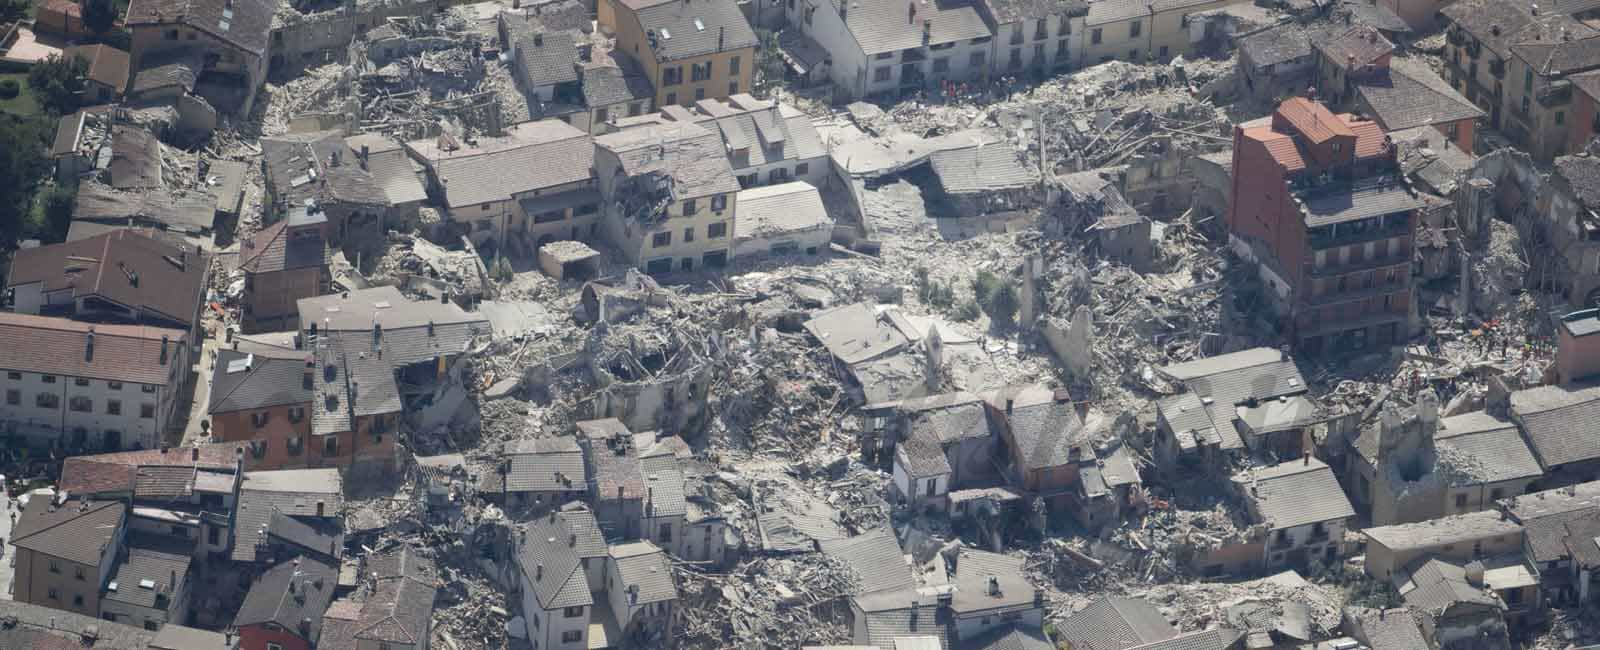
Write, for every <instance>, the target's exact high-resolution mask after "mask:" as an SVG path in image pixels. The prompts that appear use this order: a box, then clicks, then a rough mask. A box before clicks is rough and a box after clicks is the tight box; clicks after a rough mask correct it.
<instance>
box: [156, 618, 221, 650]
mask: <svg viewBox="0 0 1600 650" xmlns="http://www.w3.org/2000/svg"><path fill="white" fill-rule="evenodd" d="M238 647H239V642H238V640H237V639H234V638H233V637H230V636H225V635H223V633H221V632H212V631H211V630H197V629H195V628H192V627H184V626H182V625H177V624H174V623H167V624H166V625H163V626H161V631H160V632H157V633H156V638H155V639H153V640H151V641H150V650H237V649H238Z"/></svg>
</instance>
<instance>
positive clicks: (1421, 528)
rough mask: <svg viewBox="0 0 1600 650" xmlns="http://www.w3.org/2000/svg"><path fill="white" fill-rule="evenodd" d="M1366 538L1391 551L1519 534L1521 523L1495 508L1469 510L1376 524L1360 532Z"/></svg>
mask: <svg viewBox="0 0 1600 650" xmlns="http://www.w3.org/2000/svg"><path fill="white" fill-rule="evenodd" d="M1361 532H1362V533H1363V534H1365V535H1366V536H1367V539H1369V540H1371V541H1373V542H1376V543H1378V544H1382V545H1383V546H1385V547H1387V548H1389V549H1391V550H1403V549H1422V548H1429V547H1433V546H1443V545H1446V544H1459V543H1463V542H1470V541H1473V540H1478V539H1488V538H1490V537H1498V536H1500V535H1509V534H1520V533H1521V532H1522V524H1519V523H1517V522H1514V521H1508V520H1503V519H1501V518H1500V513H1498V512H1493V511H1483V512H1469V513H1464V514H1459V515H1452V516H1449V517H1440V518H1438V519H1430V520H1428V521H1419V522H1415V523H1410V524H1395V525H1391V526H1375V527H1372V528H1367V529H1365V530H1363V531H1361Z"/></svg>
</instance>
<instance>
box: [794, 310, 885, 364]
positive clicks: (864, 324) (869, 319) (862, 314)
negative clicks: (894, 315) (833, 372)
mask: <svg viewBox="0 0 1600 650" xmlns="http://www.w3.org/2000/svg"><path fill="white" fill-rule="evenodd" d="M804 326H805V328H806V331H807V332H810V333H811V335H812V336H813V337H815V338H816V339H817V340H818V341H820V342H821V343H822V345H823V347H826V348H828V352H830V353H832V354H833V356H834V357H836V358H837V359H839V361H840V362H842V363H846V364H852V365H853V364H855V363H858V362H861V361H868V360H871V359H875V358H878V357H880V356H884V355H887V354H889V353H890V352H894V351H896V350H899V349H901V348H903V347H905V345H906V344H907V343H908V341H907V340H906V337H905V336H904V335H902V334H901V333H900V332H899V330H896V329H895V328H893V327H890V326H888V325H887V324H884V323H882V322H880V321H879V320H878V316H877V313H876V312H875V311H874V310H873V307H872V305H870V304H867V303H859V302H858V303H851V304H848V305H840V306H838V307H834V308H832V309H826V310H822V311H818V312H816V313H814V314H812V316H811V319H810V320H808V321H806V322H805V323H804Z"/></svg>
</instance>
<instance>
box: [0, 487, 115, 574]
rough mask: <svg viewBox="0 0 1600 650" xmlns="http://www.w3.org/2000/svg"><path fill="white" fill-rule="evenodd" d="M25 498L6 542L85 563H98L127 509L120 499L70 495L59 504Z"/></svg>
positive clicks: (90, 564)
mask: <svg viewBox="0 0 1600 650" xmlns="http://www.w3.org/2000/svg"><path fill="white" fill-rule="evenodd" d="M53 504H54V502H53V500H51V499H47V498H42V497H41V498H33V499H29V500H28V506H27V507H26V508H24V509H23V511H22V514H20V515H18V516H17V521H16V524H14V526H13V527H12V529H11V538H10V539H7V540H6V543H8V544H11V545H13V546H16V547H17V548H25V549H28V550H30V551H35V552H38V553H43V554H45V555H49V556H51V557H58V558H61V559H63V560H66V561H68V562H74V563H77V564H82V565H85V566H91V567H93V566H99V564H100V555H101V553H102V552H103V549H104V548H105V546H106V545H108V544H111V543H112V541H113V539H114V537H116V536H118V535H120V534H121V532H122V525H123V521H124V520H125V519H126V515H127V509H126V508H125V507H123V505H122V502H120V501H88V500H83V499H74V500H70V501H67V502H65V503H63V504H61V505H60V506H56V505H53Z"/></svg>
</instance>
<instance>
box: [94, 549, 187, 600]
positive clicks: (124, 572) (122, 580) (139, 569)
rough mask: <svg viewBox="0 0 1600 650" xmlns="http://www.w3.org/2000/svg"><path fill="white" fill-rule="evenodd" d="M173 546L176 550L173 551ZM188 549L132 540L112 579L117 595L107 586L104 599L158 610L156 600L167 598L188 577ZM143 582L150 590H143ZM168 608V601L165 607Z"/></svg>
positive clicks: (145, 588) (146, 588) (144, 588)
mask: <svg viewBox="0 0 1600 650" xmlns="http://www.w3.org/2000/svg"><path fill="white" fill-rule="evenodd" d="M174 546H177V547H176V548H174ZM187 551H188V549H185V548H182V546H181V545H175V544H172V543H165V540H160V539H153V538H146V537H134V538H133V539H130V540H129V542H128V550H127V556H126V558H125V559H124V560H123V561H122V563H121V564H119V565H118V566H117V568H116V570H115V572H114V573H112V575H111V582H114V583H116V585H117V589H116V591H111V590H110V585H107V589H106V591H105V596H104V597H105V599H106V600H109V601H113V602H118V603H123V604H126V605H133V606H135V607H150V608H156V609H165V608H159V607H157V599H156V596H158V595H162V594H165V595H167V596H168V597H170V596H171V595H172V594H173V593H175V592H176V591H177V590H178V587H179V586H181V585H182V584H183V583H184V580H186V579H187V578H188V576H189V561H190V560H189V554H188V552H187ZM145 581H149V583H152V584H153V585H154V586H153V587H145V586H144V583H145ZM165 604H166V606H167V607H166V608H170V607H171V606H172V604H173V603H171V602H170V600H169V601H168V602H167V603H165Z"/></svg>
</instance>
